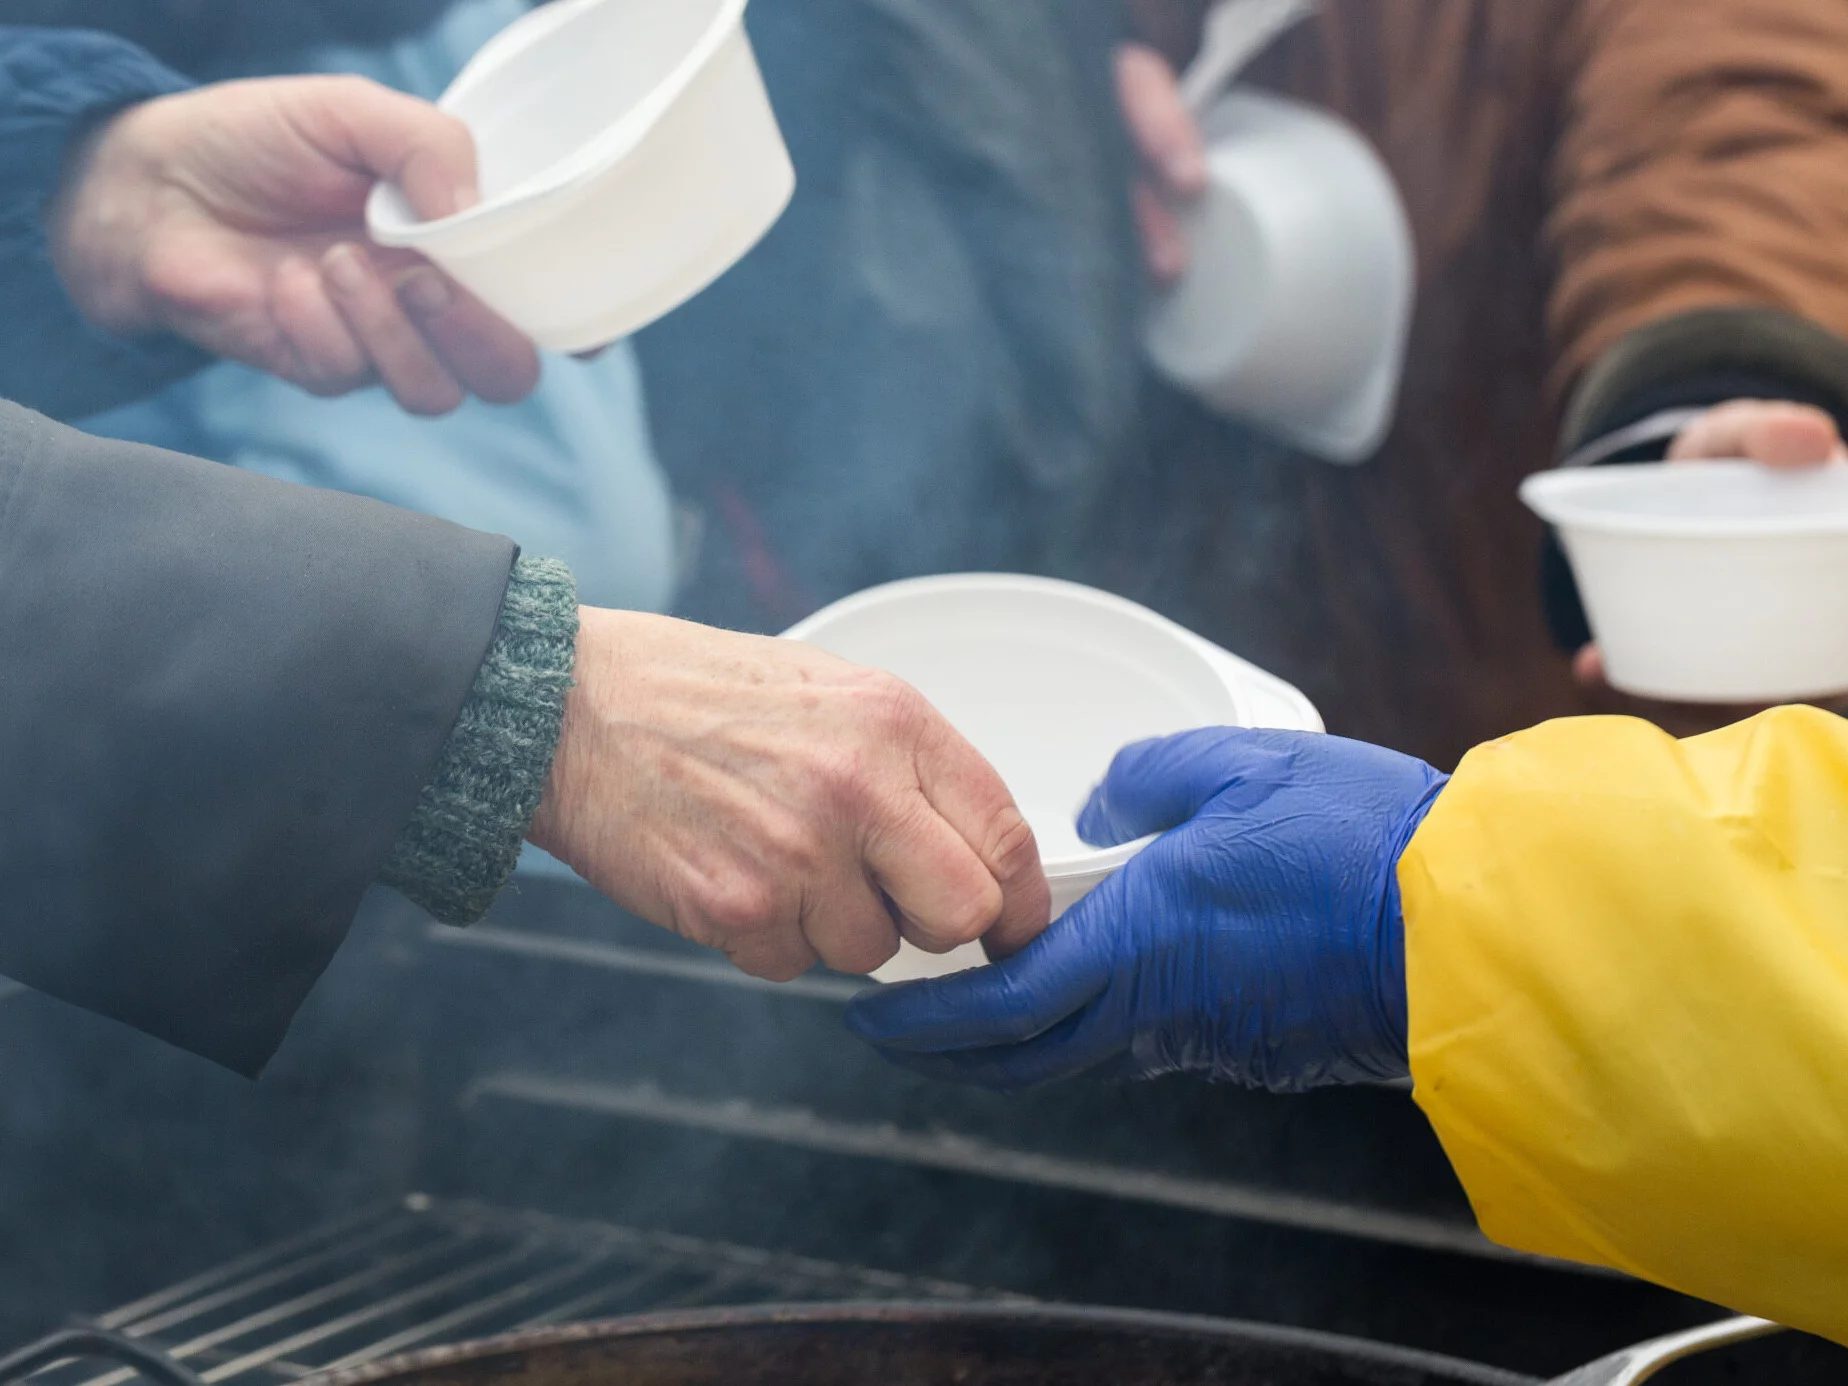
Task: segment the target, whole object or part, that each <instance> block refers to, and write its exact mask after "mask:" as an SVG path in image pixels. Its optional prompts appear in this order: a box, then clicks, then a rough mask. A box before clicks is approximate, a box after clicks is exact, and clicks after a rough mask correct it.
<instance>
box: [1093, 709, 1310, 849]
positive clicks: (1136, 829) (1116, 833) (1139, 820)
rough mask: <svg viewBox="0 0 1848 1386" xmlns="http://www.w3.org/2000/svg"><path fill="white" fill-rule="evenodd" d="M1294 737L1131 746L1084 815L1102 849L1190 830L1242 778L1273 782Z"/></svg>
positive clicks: (1184, 737)
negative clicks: (1195, 819) (1185, 826)
mask: <svg viewBox="0 0 1848 1386" xmlns="http://www.w3.org/2000/svg"><path fill="white" fill-rule="evenodd" d="M1287 751H1288V738H1287V736H1280V735H1279V734H1278V733H1276V732H1267V731H1259V730H1254V729H1249V728H1245V727H1202V728H1201V729H1199V730H1198V731H1190V732H1182V733H1180V734H1179V735H1177V736H1165V737H1157V738H1155V739H1154V740H1151V741H1138V742H1137V743H1135V744H1134V745H1133V746H1125V747H1124V748H1123V749H1122V750H1120V751H1118V752H1117V754H1116V759H1114V760H1112V761H1111V762H1110V769H1109V771H1108V772H1107V773H1106V774H1105V776H1104V782H1103V783H1102V784H1100V785H1098V787H1097V788H1096V789H1094V790H1092V791H1091V797H1090V800H1089V801H1088V802H1087V803H1086V804H1085V806H1084V808H1083V810H1082V811H1081V812H1080V813H1079V815H1078V835H1079V836H1080V837H1081V838H1083V839H1084V840H1085V841H1086V842H1089V843H1091V844H1092V845H1094V846H1098V847H1114V846H1116V845H1118V844H1119V843H1124V842H1134V841H1135V840H1136V839H1137V838H1139V837H1146V836H1148V835H1149V834H1150V833H1161V832H1166V831H1167V830H1168V829H1169V828H1173V827H1176V826H1178V825H1180V824H1182V823H1185V822H1186V821H1187V820H1188V819H1190V818H1192V817H1193V816H1194V815H1195V814H1196V813H1198V812H1199V811H1200V808H1201V806H1202V805H1204V804H1205V803H1206V802H1207V801H1208V800H1209V799H1212V798H1215V797H1216V796H1218V795H1219V794H1222V793H1223V792H1225V790H1226V789H1228V788H1229V787H1230V786H1232V785H1234V784H1236V783H1238V782H1240V781H1241V780H1243V779H1250V780H1254V781H1263V782H1265V783H1271V782H1274V781H1275V780H1276V778H1277V776H1276V773H1275V772H1276V771H1277V770H1279V769H1280V768H1284V767H1282V766H1280V765H1279V756H1280V755H1287Z"/></svg>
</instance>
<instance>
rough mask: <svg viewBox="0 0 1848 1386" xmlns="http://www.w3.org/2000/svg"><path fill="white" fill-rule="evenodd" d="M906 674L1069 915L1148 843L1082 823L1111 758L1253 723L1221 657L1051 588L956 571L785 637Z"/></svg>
mask: <svg viewBox="0 0 1848 1386" xmlns="http://www.w3.org/2000/svg"><path fill="white" fill-rule="evenodd" d="M786 634H787V636H788V637H789V638H791V639H797V640H803V641H806V642H808V643H809V644H811V645H816V646H819V647H820V648H822V649H825V650H828V651H830V652H832V653H834V654H837V655H840V656H841V657H842V658H844V659H849V660H852V661H853V662H854V663H856V664H864V665H869V666H871V667H873V668H877V669H884V670H886V671H887V672H889V673H893V674H896V675H898V676H899V677H900V678H902V679H904V680H905V681H906V682H907V683H910V684H911V685H912V686H913V687H915V688H917V689H918V691H919V692H921V693H923V694H924V696H925V697H926V698H928V699H929V700H930V701H931V703H932V704H933V705H934V706H935V707H936V708H937V710H938V711H940V712H941V713H942V714H943V715H944V716H945V717H946V718H947V719H948V720H949V722H950V723H951V725H952V726H954V727H956V728H957V730H958V731H960V732H961V733H962V734H963V735H964V736H966V737H967V738H968V739H969V741H970V742H971V743H972V744H973V745H974V746H975V748H976V749H977V750H978V751H980V752H981V753H982V754H983V755H984V756H986V757H987V758H988V760H989V761H990V763H992V764H993V765H994V767H995V769H996V770H997V771H999V772H1000V775H1001V777H1002V779H1003V780H1004V781H1006V783H1007V785H1008V788H1009V789H1010V790H1011V791H1012V792H1013V794H1014V798H1015V802H1017V803H1018V804H1019V805H1020V809H1021V812H1022V813H1023V814H1025V815H1026V818H1027V821H1028V822H1029V823H1030V824H1031V825H1032V827H1033V832H1034V836H1035V837H1036V838H1037V839H1038V842H1039V846H1040V855H1041V860H1042V862H1043V864H1044V865H1045V868H1046V876H1047V880H1048V882H1049V883H1050V884H1051V887H1052V905H1053V914H1054V915H1055V916H1057V915H1059V914H1062V913H1063V912H1064V911H1065V910H1067V909H1069V908H1070V907H1071V906H1072V905H1074V904H1076V903H1077V902H1078V901H1079V900H1081V899H1083V898H1084V896H1085V895H1087V894H1089V893H1090V892H1091V891H1092V890H1094V889H1095V888H1096V887H1097V886H1098V885H1100V884H1102V883H1103V882H1104V881H1105V880H1107V879H1108V878H1109V877H1110V875H1111V874H1112V873H1113V872H1115V871H1116V870H1118V869H1119V868H1120V867H1121V866H1122V865H1123V864H1124V863H1125V862H1127V861H1128V860H1129V859H1130V858H1131V857H1133V856H1134V855H1135V854H1136V853H1137V852H1138V851H1140V850H1141V849H1142V848H1143V847H1144V846H1146V845H1147V844H1148V842H1149V841H1151V840H1152V839H1148V838H1144V839H1141V840H1140V841H1137V842H1131V843H1125V844H1123V845H1121V846H1117V847H1109V848H1096V847H1092V846H1090V845H1089V844H1087V843H1086V842H1084V841H1083V840H1082V839H1081V838H1080V837H1079V836H1078V831H1077V828H1076V826H1075V819H1076V817H1077V814H1078V810H1079V809H1080V808H1081V807H1082V806H1083V804H1084V802H1085V799H1086V797H1087V796H1088V795H1089V793H1090V790H1091V788H1092V787H1093V786H1094V785H1096V784H1097V782H1098V781H1099V780H1101V779H1102V778H1103V775H1104V771H1105V770H1107V769H1108V768H1109V766H1110V761H1111V758H1112V757H1113V756H1115V754H1116V753H1117V751H1119V750H1120V749H1122V747H1124V746H1125V745H1128V744H1129V743H1130V742H1133V741H1140V740H1143V739H1145V738H1147V737H1152V736H1162V735H1166V734H1168V733H1171V732H1177V731H1183V730H1186V729H1188V728H1192V727H1200V726H1248V725H1250V724H1251V714H1250V710H1249V706H1248V703H1247V700H1246V697H1245V695H1244V692H1243V690H1242V688H1241V686H1240V684H1239V682H1238V681H1237V680H1236V679H1234V678H1230V677H1228V676H1227V673H1226V672H1225V670H1224V669H1222V667H1221V666H1220V665H1219V664H1217V663H1216V662H1215V661H1214V659H1213V658H1212V656H1211V653H1210V651H1211V647H1210V646H1206V645H1205V642H1203V641H1201V640H1200V639H1199V637H1197V636H1195V635H1193V634H1192V633H1191V632H1189V631H1187V630H1185V629H1184V628H1182V627H1181V626H1178V625H1176V624H1174V623H1173V622H1172V621H1169V620H1167V619H1166V618H1165V617H1162V616H1159V615H1157V614H1156V613H1155V612H1152V611H1149V610H1148V609H1147V608H1145V607H1141V606H1138V605H1136V604H1135V603H1134V602H1130V601H1125V600H1124V599H1122V598H1120V597H1115V596H1112V595H1110V594H1109V593H1106V592H1099V591H1097V590H1095V589H1093V588H1089V587H1084V586H1080V585H1078V584H1076V583H1069V582H1059V581H1055V580H1052V579H1047V578H1034V577H1021V576H1014V575H1010V574H973V573H971V574H955V575H951V576H945V577H929V578H915V579H910V580H908V581H904V582H895V583H890V584H887V585H886V586H883V587H874V588H871V589H869V590H867V591H865V592H860V593H857V594H855V595H854V596H851V597H848V598H845V599H844V600H842V601H839V602H836V603H834V605H832V606H829V607H827V608H825V609H823V610H821V611H819V612H817V613H815V614H814V615H813V616H811V617H809V618H808V619H807V620H805V621H803V622H801V623H800V624H798V625H796V626H795V627H793V628H791V629H790V630H789V631H787V632H786ZM985 960H986V958H985V955H984V954H983V952H982V950H981V947H980V945H979V944H972V945H968V946H967V947H965V948H960V949H957V950H956V951H955V952H953V953H948V954H944V955H942V956H933V955H931V954H928V953H925V952H923V951H922V950H920V949H916V948H913V947H911V946H910V945H909V944H906V945H904V946H903V947H902V948H901V951H900V954H899V956H898V957H897V958H895V959H893V961H892V962H890V963H888V964H886V966H885V967H883V968H881V969H879V971H877V972H875V973H874V974H873V975H874V976H875V977H877V978H878V979H880V980H882V981H890V980H902V979H904V978H909V977H917V976H930V975H937V974H940V973H945V972H955V971H960V970H961V969H963V968H965V967H969V966H973V965H978V964H980V963H982V962H984V961H985Z"/></svg>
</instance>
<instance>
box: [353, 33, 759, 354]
mask: <svg viewBox="0 0 1848 1386" xmlns="http://www.w3.org/2000/svg"><path fill="white" fill-rule="evenodd" d="M744 6H745V0H554V2H553V3H552V4H548V5H544V6H541V7H539V8H538V9H535V10H533V11H532V12H531V13H529V14H527V15H526V16H524V17H523V18H521V19H519V20H517V21H515V22H514V23H513V24H511V25H509V26H508V27H507V28H506V29H504V30H502V31H501V33H499V34H497V35H496V36H495V37H494V38H493V39H491V40H490V41H489V42H488V43H487V45H486V46H485V47H483V48H482V50H481V51H480V52H479V53H477V54H476V55H475V57H474V58H473V59H472V60H471V61H470V62H469V64H468V65H467V67H465V68H464V69H463V70H462V72H461V73H460V74H459V75H458V76H457V78H456V80H455V81H454V82H453V83H451V85H450V87H449V89H448V90H447V91H446V92H444V93H443V96H442V98H441V100H440V101H439V102H438V104H439V105H440V106H441V107H442V108H443V109H444V110H446V111H450V112H452V113H453V114H454V115H456V116H457V117H459V118H460V119H461V120H462V121H463V123H464V124H466V125H467V126H468V128H469V130H470V132H471V133H472V134H473V135H474V138H475V148H476V156H477V159H478V161H479V168H480V178H481V191H482V200H481V202H480V204H479V205H477V206H475V207H472V208H470V209H468V210H467V211H463V212H459V213H457V214H456V215H454V216H449V217H443V218H441V219H440V220H436V221H427V222H426V221H419V220H418V219H417V217H416V215H415V214H414V213H413V212H412V211H411V208H410V205H409V203H408V202H406V200H405V199H404V196H403V194H402V193H401V192H400V191H399V190H398V189H397V188H396V187H394V186H392V185H391V184H388V183H381V184H380V185H379V186H378V187H376V188H374V189H373V192H372V195H371V198H370V199H369V200H368V202H367V205H366V221H367V227H368V229H369V230H370V232H371V235H372V238H373V239H374V240H375V241H377V242H378V243H379V244H381V245H390V246H405V247H409V248H410V249H413V250H417V251H419V252H421V253H423V254H424V255H427V256H428V257H429V258H430V259H432V260H434V261H435V262H436V263H437V264H438V265H440V266H441V267H442V268H443V269H444V270H445V271H446V272H447V273H449V274H450V275H451V276H452V277H453V278H455V279H456V280H457V281H458V282H459V283H461V284H462V285H464V286H465V287H466V288H468V289H469V290H470V291H472V292H473V293H474V294H476V295H477V296H478V297H480V298H481V299H482V300H483V301H484V302H485V303H487V305H488V306H489V307H490V308H492V309H494V311H495V312H497V313H499V314H500V315H501V316H502V317H504V318H506V319H507V320H508V321H509V322H511V323H513V324H514V325H515V326H516V327H518V328H520V329H521V330H522V331H524V332H525V333H527V335H529V336H530V337H532V338H533V340H534V341H536V342H538V343H539V345H541V346H544V347H550V348H552V349H554V350H558V351H582V350H587V349H589V348H592V347H597V346H602V345H604V344H605V343H608V342H611V341H614V340H616V339H617V338H619V337H625V336H627V335H628V334H630V333H631V332H634V331H635V330H636V329H637V328H639V327H642V326H644V325H646V324H647V323H649V322H651V321H653V320H654V319H655V318H657V317H659V316H661V315H662V314H663V313H665V312H667V311H668V310H669V309H672V308H674V307H676V306H678V305H679V304H680V303H682V302H684V301H685V300H686V299H688V298H690V297H692V296H693V295H694V294H696V293H698V292H699V291H700V290H701V289H703V288H704V287H705V286H706V285H707V284H709V283H711V282H712V281H713V280H714V279H716V278H717V277H718V276H719V275H720V274H722V273H724V272H725V270H726V269H728V268H729V267H730V266H731V265H732V264H734V263H735V262H736V261H737V260H738V259H740V258H741V257H742V256H743V255H744V253H745V252H746V251H747V250H749V249H750V248H751V246H753V245H754V244H756V242H757V241H758V240H759V239H760V238H761V237H762V236H763V234H764V233H765V232H766V231H767V230H769V228H770V226H771V225H772V224H773V223H774V222H775V221H776V219H777V217H778V216H780V215H781V213H782V211H783V208H784V207H785V206H787V205H788V202H789V199H790V196H791V194H792V193H793V191H794V189H795V170H794V168H793V167H792V165H791V164H790V160H789V151H788V149H787V148H786V147H785V146H784V143H783V137H782V134H781V132H780V131H779V130H778V128H777V123H776V117H775V114H774V113H773V112H772V110H771V108H770V101H769V97H768V96H767V95H766V93H765V91H764V84H763V78H762V76H761V74H760V73H759V71H758V68H757V60H756V57H755V56H754V55H753V53H752V51H751V45H750V40H749V39H748V38H747V36H746V34H745V31H744V24H743V18H744Z"/></svg>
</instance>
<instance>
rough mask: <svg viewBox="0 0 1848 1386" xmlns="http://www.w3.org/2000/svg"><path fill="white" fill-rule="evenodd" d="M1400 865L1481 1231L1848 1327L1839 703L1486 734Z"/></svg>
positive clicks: (1437, 1111)
mask: <svg viewBox="0 0 1848 1386" xmlns="http://www.w3.org/2000/svg"><path fill="white" fill-rule="evenodd" d="M1399 881H1400V888H1401V892H1402V895H1403V901H1404V907H1405V929H1406V980H1407V988H1408V993H1409V1001H1410V1022H1411V1023H1410V1036H1409V1039H1410V1049H1411V1065H1412V1077H1413V1080H1414V1083H1415V1090H1416V1095H1417V1099H1418V1102H1419V1104H1420V1105H1421V1106H1422V1107H1423V1108H1424V1110H1425V1113H1426V1114H1427V1115H1428V1116H1429V1118H1430V1120H1431V1123H1432V1125H1433V1126H1434V1127H1435V1128H1436V1130H1437V1134H1438V1137H1439V1138H1440V1139H1441V1140H1442V1142H1443V1145H1444V1149H1445V1151H1446V1152H1447V1153H1448V1155H1449V1157H1450V1161H1451V1163H1452V1164H1453V1165H1454V1166H1455V1168H1456V1171H1457V1174H1458V1176H1459V1177H1460V1178H1461V1179H1462V1181H1463V1185H1464V1187H1465V1188H1466V1189H1467V1190H1468V1193H1469V1197H1470V1201H1471V1203H1472V1205H1473V1206H1474V1208H1475V1211H1476V1216H1477V1219H1478V1220H1479V1222H1480V1223H1481V1225H1482V1230H1483V1231H1484V1232H1485V1233H1487V1234H1488V1235H1489V1236H1490V1237H1492V1238H1493V1239H1494V1240H1496V1241H1498V1242H1501V1243H1503V1244H1504V1245H1507V1246H1511V1247H1518V1248H1520V1249H1522V1250H1525V1251H1533V1252H1540V1253H1543V1254H1545V1255H1549V1256H1560V1257H1566V1258H1569V1259H1572V1260H1576V1261H1587V1262H1592V1263H1595V1264H1598V1265H1604V1266H1611V1267H1615V1268H1617V1269H1620V1270H1625V1271H1628V1272H1630V1273H1632V1274H1634V1275H1638V1276H1642V1277H1644V1278H1646V1279H1649V1280H1653V1281H1657V1282H1660V1283H1662V1284H1665V1285H1670V1286H1673V1287H1674V1288H1676V1289H1679V1290H1682V1291H1685V1292H1686V1293H1688V1294H1692V1295H1697V1296H1699V1297H1701V1298H1703V1299H1709V1300H1714V1301H1717V1302H1718V1303H1721V1304H1725V1305H1728V1306H1730V1307H1733V1308H1736V1309H1740V1310H1744V1311H1747V1312H1750V1313H1755V1314H1761V1315H1763V1316H1765V1317H1767V1318H1772V1319H1776V1320H1778V1321H1780V1322H1782V1323H1785V1324H1789V1325H1791V1326H1793V1327H1797V1328H1804V1329H1808V1330H1810V1331H1812V1332H1815V1333H1820V1334H1823V1335H1826V1336H1828V1337H1831V1338H1835V1339H1837V1340H1840V1341H1848V722H1844V721H1843V720H1842V719H1840V718H1838V717H1833V716H1831V715H1829V714H1828V713H1824V712H1819V711H1817V710H1815V709H1812V708H1779V709H1776V710H1774V711H1771V712H1767V713H1764V714H1763V715H1761V716H1758V717H1754V718H1752V719H1751V720H1749V721H1746V722H1741V723H1739V724H1738V725H1736V726H1732V727H1728V728H1726V729H1724V730H1722V731H1717V732H1713V733H1710V734H1709V735H1706V736H1698V737H1693V738H1690V739H1689V740H1686V741H1676V740H1674V739H1673V738H1671V737H1669V736H1668V735H1666V734H1665V733H1663V732H1661V731H1658V730H1657V729H1656V728H1654V727H1651V726H1650V725H1648V724H1647V723H1644V722H1638V721H1632V720H1629V719H1627V718H1603V717H1600V718H1582V719H1577V720H1572V721H1563V722H1550V723H1547V724H1546V725H1544V726H1540V727H1536V728H1534V729H1533V730H1531V731H1526V732H1522V733H1520V734H1519V735H1517V736H1511V737H1507V738H1505V739H1503V740H1501V741H1496V742H1491V743H1489V744H1487V745H1484V746H1480V747H1478V748H1477V749H1476V750H1474V751H1472V752H1471V753H1470V754H1469V756H1468V757H1467V758H1466V759H1465V760H1464V762H1463V764H1462V766H1461V767H1460V768H1459V769H1458V771H1457V774H1456V777H1455V778H1454V779H1453V780H1452V781H1451V783H1450V785H1449V786H1448V787H1447V788H1446V789H1445V791H1444V792H1443V793H1442V794H1441V795H1439V797H1438V799H1437V802H1436V804H1435V805H1434V807H1433V808H1432V811H1431V814H1430V816H1429V817H1428V818H1427V819H1426V820H1425V822H1424V824H1423V825H1422V826H1421V827H1420V828H1419V830H1418V833H1417V835H1416V836H1415V837H1414V838H1413V839H1412V842H1411V845H1410V847H1409V848H1408V849H1407V851H1406V853H1405V855H1404V857H1403V858H1402V859H1401V861H1400V865H1399Z"/></svg>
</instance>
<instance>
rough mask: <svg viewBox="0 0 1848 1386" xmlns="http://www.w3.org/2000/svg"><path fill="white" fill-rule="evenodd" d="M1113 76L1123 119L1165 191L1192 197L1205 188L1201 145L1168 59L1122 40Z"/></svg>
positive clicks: (1139, 45) (1150, 49)
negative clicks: (1122, 43)
mask: <svg viewBox="0 0 1848 1386" xmlns="http://www.w3.org/2000/svg"><path fill="white" fill-rule="evenodd" d="M1116 77H1117V98H1118V100H1119V101H1120V102H1121V103H1122V106H1123V118H1124V120H1125V122H1126V123H1127V124H1128V126H1129V133H1130V138H1131V139H1132V140H1133V141H1134V142H1135V145H1136V149H1137V152H1138V153H1140V154H1141V156H1142V159H1143V162H1144V163H1145V164H1147V166H1148V167H1149V169H1150V171H1151V172H1152V173H1154V175H1155V176H1156V178H1157V179H1158V180H1159V181H1160V183H1161V186H1162V188H1163V189H1164V190H1165V191H1166V192H1168V193H1169V194H1170V195H1172V196H1174V197H1198V196H1199V195H1200V194H1201V193H1202V192H1204V191H1205V190H1206V147H1205V145H1204V144H1203V143H1202V142H1201V139H1200V127H1199V126H1198V125H1197V124H1196V123H1195V122H1194V118H1193V113H1192V112H1191V111H1189V110H1188V109H1187V104H1186V103H1185V102H1184V101H1182V100H1181V90H1180V86H1179V84H1178V83H1177V82H1176V81H1175V77H1174V69H1173V68H1172V67H1170V66H1169V65H1168V60H1167V59H1166V58H1164V57H1162V55H1161V54H1159V53H1157V52H1156V51H1155V50H1154V49H1153V48H1149V47H1146V46H1145V45H1143V44H1140V43H1126V44H1124V45H1122V46H1121V47H1120V48H1118V49H1117V58H1116Z"/></svg>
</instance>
